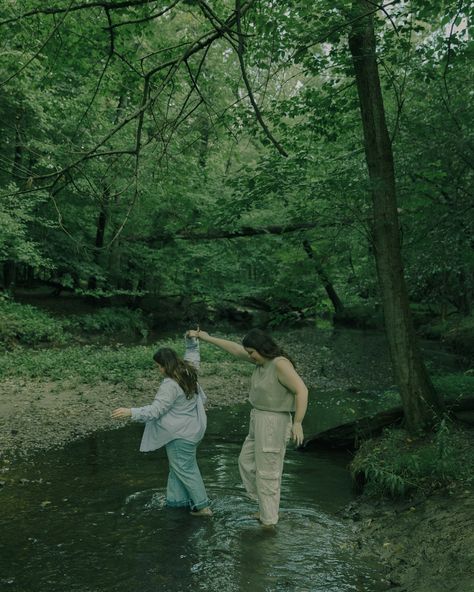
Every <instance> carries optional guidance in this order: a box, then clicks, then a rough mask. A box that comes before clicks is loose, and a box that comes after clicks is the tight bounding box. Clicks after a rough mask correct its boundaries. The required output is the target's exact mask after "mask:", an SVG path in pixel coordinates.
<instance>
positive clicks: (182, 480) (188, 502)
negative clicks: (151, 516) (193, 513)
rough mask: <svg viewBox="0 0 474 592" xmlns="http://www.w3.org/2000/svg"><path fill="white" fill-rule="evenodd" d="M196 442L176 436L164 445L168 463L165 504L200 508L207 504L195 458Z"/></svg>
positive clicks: (207, 500) (176, 506)
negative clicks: (176, 437) (175, 438)
mask: <svg viewBox="0 0 474 592" xmlns="http://www.w3.org/2000/svg"><path fill="white" fill-rule="evenodd" d="M197 446H198V445H197V444H193V443H192V442H189V441H188V440H183V439H180V438H178V439H177V440H172V441H171V442H168V444H167V445H166V454H167V455H168V462H169V465H170V472H169V475H168V485H167V488H166V505H167V506H170V507H172V508H190V509H191V510H202V509H203V508H207V506H208V505H209V499H208V497H207V493H206V488H205V487H204V482H203V480H202V477H201V471H200V470H199V467H198V464H197V460H196V449H197Z"/></svg>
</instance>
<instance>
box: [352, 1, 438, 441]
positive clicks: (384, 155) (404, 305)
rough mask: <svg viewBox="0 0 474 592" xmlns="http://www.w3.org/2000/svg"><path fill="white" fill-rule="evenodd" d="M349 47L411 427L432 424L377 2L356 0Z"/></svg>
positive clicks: (383, 280) (384, 290) (394, 353)
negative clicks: (380, 59) (382, 72)
mask: <svg viewBox="0 0 474 592" xmlns="http://www.w3.org/2000/svg"><path fill="white" fill-rule="evenodd" d="M353 8H354V12H355V14H354V17H356V18H357V20H355V19H353V22H354V24H353V26H352V29H351V32H350V34H349V47H350V51H351V54H352V58H353V64H354V71H355V79H356V83H357V90H358V94H359V103H360V110H361V115H362V127H363V132H364V140H365V156H366V161H367V167H368V172H369V178H370V183H371V195H372V204H373V237H374V248H375V259H376V266H377V274H378V279H379V284H380V290H381V295H382V302H383V310H384V316H385V327H386V331H387V337H388V342H389V348H390V355H391V361H392V365H393V370H394V373H395V377H396V380H397V383H398V386H399V388H400V395H401V399H402V404H403V409H404V413H405V420H406V425H407V428H408V429H409V430H410V431H412V432H414V431H418V430H422V429H426V428H428V427H430V426H431V425H432V424H433V422H434V421H435V418H436V416H437V415H438V414H439V412H440V410H441V408H442V404H441V401H440V399H439V397H438V395H437V393H436V391H435V389H434V387H433V385H432V383H431V380H430V378H429V376H428V373H427V371H426V368H425V366H424V364H423V360H422V357H421V353H420V350H419V347H418V344H417V341H416V336H415V331H414V327H413V321H412V318H411V314H410V308H409V303H408V293H407V288H406V284H405V278H404V274H403V266H402V258H401V248H400V231H399V224H398V214H397V203H396V190H395V175H394V163H393V154H392V146H391V142H390V137H389V134H388V130H387V124H386V121H385V112H384V105H383V98H382V90H381V87H380V79H379V73H378V67H377V61H376V56H375V34H374V26H373V19H372V16H362V15H370V13H371V12H372V11H373V4H372V3H369V2H367V1H366V0H354V2H353Z"/></svg>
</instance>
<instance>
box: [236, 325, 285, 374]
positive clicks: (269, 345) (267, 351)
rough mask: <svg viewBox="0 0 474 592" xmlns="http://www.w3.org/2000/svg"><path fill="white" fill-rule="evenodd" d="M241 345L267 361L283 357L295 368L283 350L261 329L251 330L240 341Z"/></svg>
mask: <svg viewBox="0 0 474 592" xmlns="http://www.w3.org/2000/svg"><path fill="white" fill-rule="evenodd" d="M242 345H243V346H244V347H251V348H252V349H255V350H257V351H258V353H259V354H260V355H261V356H263V357H264V358H268V359H269V360H273V358H278V357H279V356H283V357H284V358H286V359H287V360H289V361H290V362H291V363H292V364H293V366H295V367H296V364H295V363H294V362H293V360H292V359H291V358H290V356H289V355H288V354H287V353H286V352H285V350H284V349H282V348H281V347H280V346H279V345H278V343H276V341H274V339H273V338H272V337H271V336H270V335H269V334H268V333H265V331H262V330H261V329H251V330H250V331H249V332H248V333H247V335H246V336H245V337H244V338H243V339H242Z"/></svg>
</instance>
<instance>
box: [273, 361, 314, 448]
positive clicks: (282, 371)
mask: <svg viewBox="0 0 474 592" xmlns="http://www.w3.org/2000/svg"><path fill="white" fill-rule="evenodd" d="M276 370H277V377H278V380H279V381H280V382H281V384H282V385H283V386H285V387H286V388H287V389H288V390H289V391H291V392H292V393H294V395H295V404H296V410H295V417H294V421H293V428H292V436H293V441H294V442H295V443H296V444H297V445H298V446H300V445H301V444H303V440H304V435H303V426H302V425H301V423H302V421H303V419H304V416H305V413H306V409H307V407H308V389H307V387H306V385H305V383H304V382H303V380H302V379H301V377H300V375H299V374H298V373H297V372H296V370H295V368H294V366H293V364H292V363H291V362H290V361H289V360H287V359H286V358H280V359H278V360H277V361H276Z"/></svg>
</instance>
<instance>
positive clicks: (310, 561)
mask: <svg viewBox="0 0 474 592" xmlns="http://www.w3.org/2000/svg"><path fill="white" fill-rule="evenodd" d="M247 419H248V408H247V407H246V406H242V407H238V408H232V409H224V410H213V411H211V412H210V413H209V429H208V432H207V434H206V437H205V440H204V441H203V443H202V444H201V446H200V449H199V459H200V466H201V469H202V473H203V476H204V480H205V482H206V485H207V487H208V493H209V496H210V497H211V499H212V505H213V511H214V517H213V518H211V519H209V518H196V517H191V516H189V514H187V513H186V512H185V511H183V510H175V509H169V508H166V507H165V485H166V476H167V460H166V456H165V454H164V451H157V452H155V453H150V454H141V453H139V452H138V445H139V441H140V437H141V432H142V427H141V426H139V425H128V426H127V427H124V428H121V429H119V430H115V431H112V432H106V433H101V434H98V435H96V436H94V437H91V438H87V439H85V440H82V441H80V442H75V443H73V444H71V445H69V446H67V447H66V448H64V449H63V450H59V451H51V452H47V453H45V454H43V455H41V456H38V457H36V458H35V459H34V460H33V461H28V462H25V463H24V464H21V465H18V466H17V467H15V475H14V477H15V479H14V481H15V482H14V483H13V484H11V485H8V486H5V487H4V488H3V489H2V490H1V493H0V498H1V501H2V514H1V518H0V531H1V535H0V589H2V590H11V591H12V592H13V591H14V592H27V591H28V592H69V591H70V592H105V591H111V592H112V591H113V592H135V591H136V592H191V591H193V592H194V591H196V590H198V591H200V590H202V591H206V592H241V591H242V592H243V591H249V592H283V591H292V592H349V591H360V592H362V591H363V592H378V591H379V590H382V589H384V587H383V585H382V584H381V582H380V572H379V569H378V566H377V565H370V564H367V563H363V562H362V561H361V560H360V559H357V557H356V556H355V554H354V551H353V547H352V538H353V535H352V531H351V525H350V523H349V522H348V521H345V520H344V519H342V518H341V517H340V514H339V512H340V511H341V510H342V509H343V508H344V506H345V505H347V503H348V502H349V501H351V500H352V499H353V492H352V488H351V482H350V477H349V474H348V471H347V463H348V461H349V457H348V455H347V454H346V453H340V452H337V453H336V452H324V451H318V452H306V453H301V452H298V451H296V450H294V449H292V448H291V447H290V449H289V450H288V454H287V459H286V464H285V474H284V479H283V485H282V500H281V519H280V522H279V524H278V527H277V528H276V530H275V531H273V532H272V531H270V532H269V531H265V530H263V529H262V528H261V527H260V526H259V524H258V523H257V522H256V521H255V520H253V519H251V517H250V516H251V514H252V512H255V510H256V508H255V506H254V504H253V503H252V502H250V501H249V500H247V498H246V497H245V495H244V491H243V489H242V488H241V486H240V479H239V475H238V468H237V457H238V453H239V450H240V445H241V442H242V440H243V438H244V436H245V434H246V430H247ZM12 470H13V469H12ZM12 477H13V475H12ZM21 479H27V480H28V481H25V482H24V483H23V484H21V482H20V480H21Z"/></svg>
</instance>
